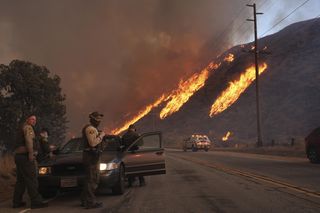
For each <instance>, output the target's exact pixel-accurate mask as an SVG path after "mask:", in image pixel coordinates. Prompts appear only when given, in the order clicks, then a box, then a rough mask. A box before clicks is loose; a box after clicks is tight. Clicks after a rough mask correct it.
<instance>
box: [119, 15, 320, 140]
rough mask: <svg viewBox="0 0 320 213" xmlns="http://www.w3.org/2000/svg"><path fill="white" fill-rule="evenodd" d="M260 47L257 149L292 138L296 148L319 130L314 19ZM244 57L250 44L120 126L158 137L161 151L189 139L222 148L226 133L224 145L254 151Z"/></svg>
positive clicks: (319, 47) (318, 39)
mask: <svg viewBox="0 0 320 213" xmlns="http://www.w3.org/2000/svg"><path fill="white" fill-rule="evenodd" d="M259 45H260V46H261V47H262V49H264V50H265V49H266V47H268V51H270V52H271V54H270V55H260V56H259V61H260V97H261V100H260V108H261V125H262V135H263V142H264V144H269V143H271V141H272V140H274V141H276V143H287V142H288V141H289V140H291V138H295V139H296V141H298V142H299V141H300V142H301V143H302V142H303V138H304V137H305V136H306V135H307V134H308V133H309V132H310V131H311V130H312V129H314V128H315V127H317V126H318V125H319V121H318V120H317V119H316V118H317V117H319V116H320V110H319V109H318V107H317V106H318V105H319V100H320V86H319V84H318V81H319V79H320V76H319V72H318V71H319V69H320V61H319V60H314V58H316V57H318V53H319V52H320V19H313V20H309V21H304V22H300V23H295V24H293V25H290V26H288V27H286V28H285V29H283V30H281V31H280V32H278V33H276V34H273V35H270V36H267V37H264V38H262V39H260V40H259ZM251 49H252V43H248V44H243V45H239V46H235V47H233V48H231V49H229V50H227V51H226V52H225V53H223V54H221V55H220V56H219V57H218V58H216V60H215V62H211V63H209V65H207V67H206V68H205V69H203V70H202V71H201V72H199V73H195V74H194V75H193V76H191V77H190V78H189V79H187V80H185V81H181V82H180V83H179V85H178V88H177V89H176V90H174V91H171V92H170V93H168V94H167V95H164V98H163V99H162V98H161V102H155V103H157V104H156V105H155V104H151V106H152V107H151V108H148V107H146V109H148V113H144V114H143V115H144V116H141V117H139V119H136V120H128V122H127V123H126V124H125V125H123V126H125V127H127V126H128V125H129V124H131V123H135V124H136V125H137V127H138V129H139V130H140V131H142V132H146V131H153V130H161V131H162V132H163V133H164V135H165V139H166V140H165V143H166V144H167V145H170V144H171V145H174V144H179V143H180V141H181V140H182V139H183V138H185V137H187V136H188V135H191V134H194V133H201V134H207V135H209V137H210V138H211V139H212V140H213V141H222V138H223V137H224V136H225V135H226V132H228V131H230V132H231V131H232V135H233V136H232V139H229V140H228V142H229V143H233V142H234V143H255V142H256V108H255V100H256V97H255V89H254V88H255V81H254V80H255V75H254V67H253V66H252V64H253V61H254V56H253V54H252V53H250V51H248V50H251ZM244 50H245V51H244ZM213 57H214V58H215V56H213ZM249 67H250V68H249ZM207 72H208V74H207ZM262 73H263V74H262ZM199 76H203V78H200V77H199ZM191 79H193V80H191ZM199 79H202V80H201V81H200V80H199ZM191 82H192V83H194V82H197V83H198V87H195V88H196V89H192V88H193V87H192V86H191V84H190V83H191ZM199 82H200V83H199ZM241 82H246V83H245V84H242V83H241ZM199 85H200V86H199ZM237 85H238V86H237ZM240 85H241V86H240ZM236 88H238V90H237V89H236ZM190 91H191V92H190ZM186 94H187V95H186ZM227 94H232V95H231V96H232V97H233V98H231V96H229V95H227ZM174 100H177V102H174ZM179 100H184V101H181V102H179ZM171 103H172V104H171ZM181 103H182V104H181ZM169 109H170V110H169ZM156 115H159V116H156ZM124 129H126V128H122V129H121V131H123V130H124ZM121 131H118V132H117V133H120V132H121Z"/></svg>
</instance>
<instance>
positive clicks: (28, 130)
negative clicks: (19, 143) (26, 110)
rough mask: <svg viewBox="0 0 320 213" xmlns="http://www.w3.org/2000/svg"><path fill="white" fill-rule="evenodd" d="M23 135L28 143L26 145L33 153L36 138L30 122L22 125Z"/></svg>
mask: <svg viewBox="0 0 320 213" xmlns="http://www.w3.org/2000/svg"><path fill="white" fill-rule="evenodd" d="M22 130H23V136H24V140H25V143H26V147H27V150H28V152H29V153H33V149H34V148H35V147H33V141H34V138H35V134H34V130H33V127H32V126H31V125H30V124H27V123H25V124H24V125H23V127H22Z"/></svg>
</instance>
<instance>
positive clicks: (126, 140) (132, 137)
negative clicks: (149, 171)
mask: <svg viewBox="0 0 320 213" xmlns="http://www.w3.org/2000/svg"><path fill="white" fill-rule="evenodd" d="M139 137H140V135H139V134H138V133H137V129H136V128H135V126H134V125H133V124H131V125H130V126H129V128H128V130H127V132H126V133H125V134H124V135H123V136H122V143H123V145H124V146H125V148H126V149H127V148H128V147H129V146H131V144H132V143H133V142H135V141H136V140H137V139H138V138H139ZM139 146H142V142H140V143H139V144H135V145H133V146H132V147H131V148H130V150H129V151H133V150H138V149H139ZM134 180H135V177H129V179H128V182H129V187H131V186H132V183H133V182H134ZM139 183H140V186H144V185H146V182H145V179H144V177H143V176H139Z"/></svg>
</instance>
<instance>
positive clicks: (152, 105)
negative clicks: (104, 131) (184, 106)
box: [111, 95, 169, 135]
mask: <svg viewBox="0 0 320 213" xmlns="http://www.w3.org/2000/svg"><path fill="white" fill-rule="evenodd" d="M168 98H169V97H167V96H165V95H162V96H161V97H160V98H159V99H158V100H156V101H155V102H154V103H152V104H150V105H148V106H146V107H145V108H144V109H143V110H141V111H139V112H138V115H136V116H134V117H133V118H132V119H130V120H129V121H126V122H125V124H124V125H123V126H122V127H120V128H117V129H114V130H112V131H111V132H112V134H114V135H117V134H119V133H121V132H123V131H124V130H126V129H128V127H129V126H130V124H134V123H136V122H137V121H138V120H140V119H141V118H143V117H144V116H145V115H147V114H148V113H149V112H150V111H151V110H152V109H153V108H154V107H157V106H158V105H159V104H161V103H162V102H163V101H166V100H168Z"/></svg>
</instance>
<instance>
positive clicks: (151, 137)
mask: <svg viewBox="0 0 320 213" xmlns="http://www.w3.org/2000/svg"><path fill="white" fill-rule="evenodd" d="M142 141H143V143H142ZM137 144H139V147H138V146H137ZM140 144H143V145H141V146H140ZM102 147H103V148H102V149H103V152H102V153H101V162H100V184H99V186H98V190H104V189H107V188H110V189H111V190H112V192H113V193H114V194H123V192H124V190H125V179H126V178H128V177H130V176H140V175H143V176H149V175H158V174H165V173H166V169H165V159H164V149H163V148H162V135H161V133H160V132H151V133H145V134H143V135H141V136H140V137H139V138H138V139H137V140H136V141H135V142H134V143H133V144H132V145H131V146H130V147H127V148H126V149H124V148H123V146H122V145H121V138H120V137H118V136H106V137H105V138H104V140H103V144H102ZM137 147H138V149H137ZM82 149H83V142H82V140H81V138H76V139H72V140H70V141H69V142H68V143H67V144H65V145H64V146H63V148H62V149H60V150H58V151H57V155H56V157H55V158H54V159H51V160H45V161H43V162H41V163H39V176H38V180H39V190H40V192H41V194H42V195H44V196H45V197H48V196H52V195H54V194H56V192H57V191H58V190H73V189H79V188H81V186H82V185H83V181H84V167H83V164H82Z"/></svg>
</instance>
